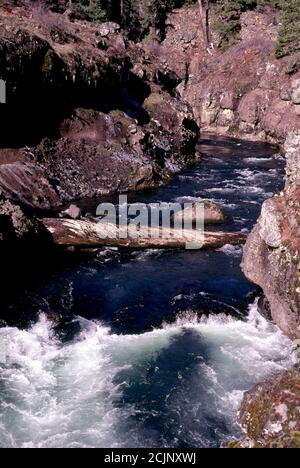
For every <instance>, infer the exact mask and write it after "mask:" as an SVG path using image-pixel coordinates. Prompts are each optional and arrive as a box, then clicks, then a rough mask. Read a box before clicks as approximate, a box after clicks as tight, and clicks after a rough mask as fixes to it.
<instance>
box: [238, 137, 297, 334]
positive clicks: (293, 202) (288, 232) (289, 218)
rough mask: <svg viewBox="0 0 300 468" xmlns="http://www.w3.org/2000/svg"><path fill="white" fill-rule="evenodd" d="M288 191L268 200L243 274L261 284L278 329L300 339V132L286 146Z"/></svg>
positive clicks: (246, 254)
mask: <svg viewBox="0 0 300 468" xmlns="http://www.w3.org/2000/svg"><path fill="white" fill-rule="evenodd" d="M285 150H286V158H287V178H286V186H285V190H284V191H283V192H282V193H281V194H280V195H276V196H275V197H274V198H272V199H270V200H267V201H266V202H265V203H264V205H263V207H262V212H261V216H260V218H259V220H258V223H257V225H256V226H255V228H254V230H253V231H252V233H251V234H250V236H249V238H248V240H247V243H246V246H245V250H244V259H243V270H244V273H245V275H246V276H247V278H248V279H249V280H250V281H253V282H254V283H256V284H258V285H259V286H260V287H261V288H262V289H263V291H264V293H265V295H266V298H267V300H268V301H269V304H270V309H271V314H272V317H273V319H274V321H275V322H276V323H277V325H278V326H279V327H280V328H281V329H282V330H283V332H284V333H286V334H287V335H288V336H289V337H291V338H292V339H296V338H300V274H299V271H300V264H299V258H300V236H299V233H300V177H299V174H300V132H299V131H297V132H294V133H291V134H290V135H289V136H288V138H287V140H286V144H285Z"/></svg>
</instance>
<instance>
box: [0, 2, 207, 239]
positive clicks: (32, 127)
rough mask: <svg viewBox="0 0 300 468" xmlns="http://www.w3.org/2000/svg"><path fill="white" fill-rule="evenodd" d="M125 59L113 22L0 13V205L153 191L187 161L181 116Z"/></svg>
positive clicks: (190, 140)
mask: <svg viewBox="0 0 300 468" xmlns="http://www.w3.org/2000/svg"><path fill="white" fill-rule="evenodd" d="M133 59H134V57H133V54H130V48H129V47H128V43H127V41H126V40H125V39H124V38H123V36H122V35H121V34H120V27H119V26H118V25H117V24H115V23H103V24H101V25H99V24H98V25H97V24H92V23H88V22H84V21H73V22H70V21H69V19H68V17H66V16H65V15H60V14H56V13H53V12H50V11H45V10H43V9H40V8H33V7H30V9H26V8H22V7H15V8H0V63H1V69H0V78H1V79H3V80H5V82H6V85H7V103H6V104H1V106H0V123H1V135H0V193H1V197H2V198H3V199H7V200H10V202H13V203H16V204H17V205H21V206H22V207H24V206H26V207H30V208H33V209H35V210H36V209H38V210H49V209H53V208H58V207H60V206H62V205H63V204H64V203H66V202H67V201H69V200H72V199H79V198H85V197H89V198H90V197H95V196H98V197H99V196H102V195H107V194H110V193H116V192H125V191H128V190H139V189H143V188H148V187H154V186H158V185H160V184H162V183H165V182H166V181H168V180H169V178H170V177H171V176H172V175H173V174H174V173H175V172H177V171H179V170H181V169H182V168H183V167H185V166H187V165H189V164H191V163H193V162H194V161H195V144H196V142H197V141H198V137H199V129H198V127H197V124H196V123H195V121H194V119H193V114H192V111H191V108H190V107H189V105H188V104H186V103H185V102H184V101H183V100H182V99H180V98H179V97H176V96H174V95H173V94H172V93H170V92H168V90H165V89H164V87H163V86H162V85H161V83H158V82H155V81H154V80H153V79H152V75H151V73H150V74H149V77H148V76H140V75H139V73H136V71H135V64H134V62H133V61H132V60H133ZM148 65H149V67H150V68H151V63H148ZM0 210H1V211H0V214H1V216H8V215H7V212H5V213H4V211H3V210H2V207H1V208H0ZM2 211H3V213H2ZM11 222H12V220H11ZM12 225H13V223H12ZM3 235H4V233H3Z"/></svg>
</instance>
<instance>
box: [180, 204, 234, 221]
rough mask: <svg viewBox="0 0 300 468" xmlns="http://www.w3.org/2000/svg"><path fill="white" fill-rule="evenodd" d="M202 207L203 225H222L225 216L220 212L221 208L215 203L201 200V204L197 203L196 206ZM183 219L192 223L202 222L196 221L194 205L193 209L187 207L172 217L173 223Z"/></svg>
mask: <svg viewBox="0 0 300 468" xmlns="http://www.w3.org/2000/svg"><path fill="white" fill-rule="evenodd" d="M198 204H199V205H200V206H202V205H204V224H205V225H213V224H224V223H225V222H226V216H225V215H224V213H223V212H222V210H221V208H220V207H219V205H217V203H214V202H212V201H210V200H203V202H199V203H197V205H198ZM182 219H185V220H186V221H192V222H196V221H199V222H202V221H203V220H202V219H200V220H198V219H197V210H196V205H194V206H193V207H187V208H185V209H184V210H183V211H182V212H180V211H179V212H177V213H176V214H175V215H174V220H175V221H180V220H182Z"/></svg>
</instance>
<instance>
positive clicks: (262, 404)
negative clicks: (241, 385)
mask: <svg viewBox="0 0 300 468" xmlns="http://www.w3.org/2000/svg"><path fill="white" fill-rule="evenodd" d="M238 419H239V423H240V424H241V426H242V428H243V430H244V431H245V433H246V437H245V438H244V439H243V440H242V441H239V442H230V443H228V444H227V447H231V448H300V367H299V366H297V367H296V368H295V369H294V370H290V371H286V372H282V373H278V374H277V375H275V376H272V377H271V378H269V379H267V380H266V381H264V382H262V383H260V384H258V385H257V386H256V387H254V388H253V389H252V390H250V391H249V392H247V393H246V394H245V397H244V400H243V403H242V405H241V408H240V412H239V418H238Z"/></svg>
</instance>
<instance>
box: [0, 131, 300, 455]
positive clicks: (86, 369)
mask: <svg viewBox="0 0 300 468" xmlns="http://www.w3.org/2000/svg"><path fill="white" fill-rule="evenodd" d="M199 149H200V151H201V153H202V154H203V157H202V160H201V162H200V163H199V164H198V165H197V166H195V167H193V168H191V169H188V170H185V171H184V172H182V173H180V174H179V175H178V176H176V178H175V179H174V180H173V181H172V182H171V183H170V184H169V185H168V186H167V187H165V188H161V189H156V190H153V191H148V192H144V193H141V194H140V195H139V196H138V200H139V201H143V202H159V201H168V202H169V201H180V202H185V201H197V200H199V199H203V198H209V199H212V200H214V201H216V202H217V203H219V205H220V206H221V207H222V209H223V210H224V212H225V214H226V215H227V216H228V222H227V224H226V226H225V228H226V230H228V231H230V230H233V231H241V230H244V231H245V232H248V231H249V230H250V229H251V228H252V226H253V225H254V223H255V222H256V220H257V218H258V216H259V212H260V208H261V204H262V202H263V201H264V200H265V199H266V198H268V197H270V196H271V195H272V194H273V193H275V192H278V191H280V190H281V188H282V186H283V178H284V160H283V159H281V158H279V157H277V156H276V150H275V149H274V148H273V147H271V146H268V145H264V144H258V143H246V142H240V141H230V140H220V139H216V138H214V137H208V138H207V139H206V140H202V141H201V144H200V148H199ZM131 199H132V201H135V200H137V195H134V196H133V195H132V196H131ZM241 258H242V248H241V247H237V246H235V247H233V246H229V245H228V246H225V247H223V248H221V249H219V250H216V251H214V250H211V251H190V252H188V251H186V252H179V251H156V250H147V251H143V252H141V251H134V252H132V251H126V250H124V251H118V250H115V249H105V250H102V251H101V252H99V253H98V254H97V256H96V258H95V257H93V258H91V257H87V258H81V259H80V261H79V260H78V262H77V263H75V264H74V262H72V263H71V264H69V263H68V264H67V265H65V266H63V267H60V268H59V269H58V270H59V271H56V272H55V273H53V274H52V276H51V274H50V277H49V275H48V276H47V278H43V277H41V278H40V279H39V280H38V281H36V280H35V282H34V286H30V287H28V288H27V290H26V292H25V293H24V294H22V295H21V296H18V297H16V298H15V300H14V301H11V302H10V305H9V307H5V306H4V307H3V308H2V313H1V328H0V343H1V348H0V388H1V393H0V441H1V446H3V447H174V448H179V447H181V448H182V447H220V446H221V445H222V443H223V442H224V441H225V440H227V439H230V438H231V439H232V438H234V437H239V436H240V429H239V428H238V426H237V425H236V423H235V418H236V412H237V410H238V407H239V404H240V402H241V400H242V397H243V392H244V391H246V390H249V389H250V388H251V387H252V386H253V385H255V384H256V383H258V382H260V381H261V380H263V379H264V378H265V377H267V376H269V375H270V374H271V373H272V372H274V371H277V370H283V369H285V368H289V367H290V366H291V365H292V358H291V355H292V348H293V346H292V343H291V342H290V341H289V339H288V338H287V337H285V336H284V335H283V334H282V333H281V332H280V331H279V329H278V328H277V327H276V326H275V325H273V324H272V323H271V322H268V321H267V320H266V319H265V318H263V317H262V316H261V315H260V314H259V312H258V307H257V298H258V295H259V291H258V290H257V289H256V287H255V286H254V285H252V284H250V283H249V282H248V281H247V280H246V279H245V277H244V275H243V273H242V271H241V268H240V263H241Z"/></svg>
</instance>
